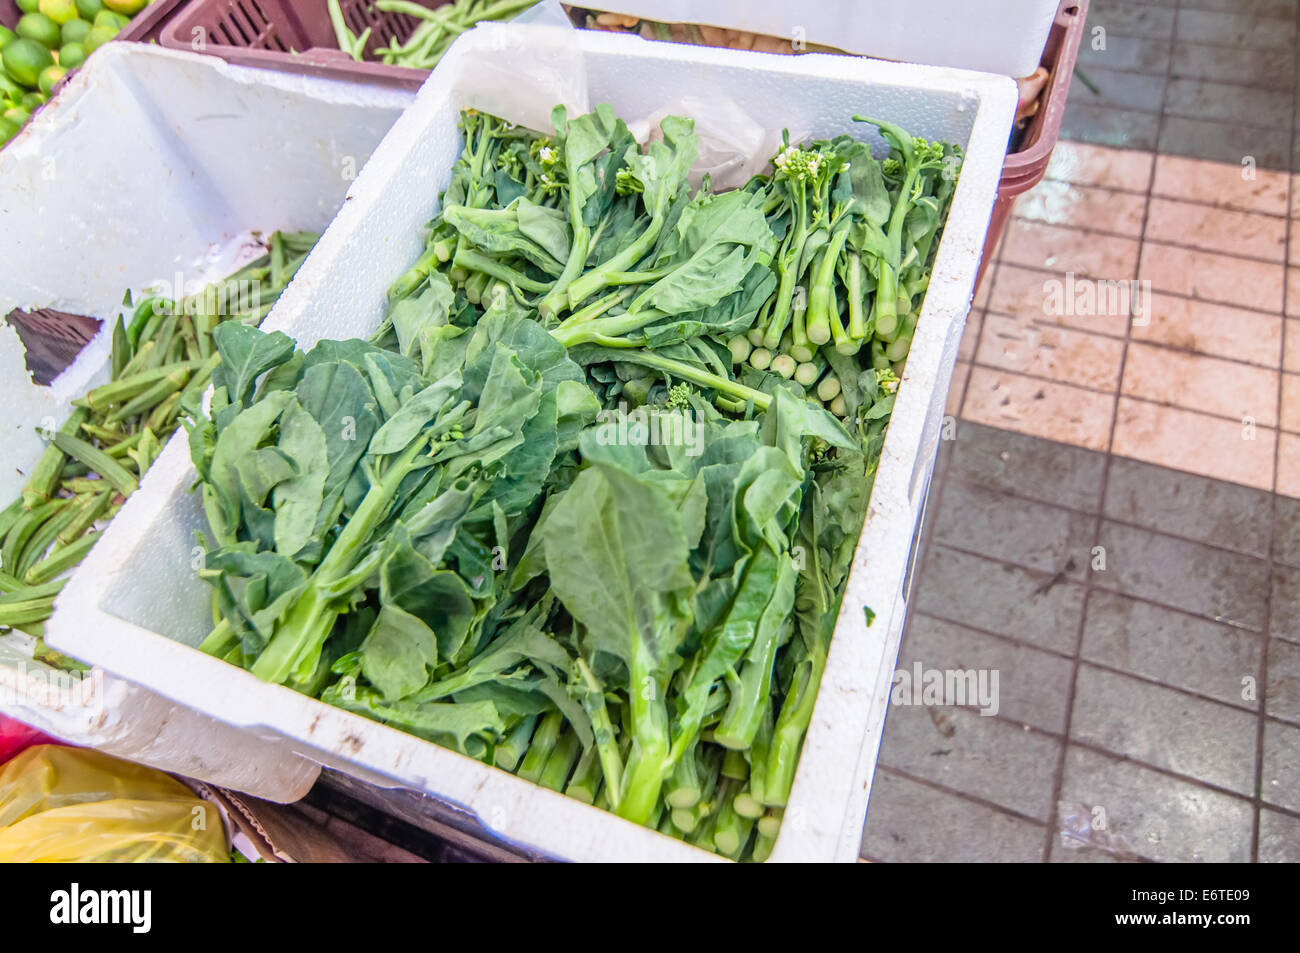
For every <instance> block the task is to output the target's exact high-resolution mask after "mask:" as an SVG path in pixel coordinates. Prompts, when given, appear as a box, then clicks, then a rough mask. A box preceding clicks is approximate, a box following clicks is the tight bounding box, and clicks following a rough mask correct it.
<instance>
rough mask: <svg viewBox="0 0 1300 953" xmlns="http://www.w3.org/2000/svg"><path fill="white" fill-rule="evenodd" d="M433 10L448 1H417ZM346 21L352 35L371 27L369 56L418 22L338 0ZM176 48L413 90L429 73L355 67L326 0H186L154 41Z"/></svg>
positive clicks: (366, 1) (363, 0) (360, 1)
mask: <svg viewBox="0 0 1300 953" xmlns="http://www.w3.org/2000/svg"><path fill="white" fill-rule="evenodd" d="M418 2H419V3H420V5H421V6H425V7H428V8H429V9H431V10H432V9H436V8H438V7H441V6H445V5H446V4H447V3H448V2H449V0H418ZM339 5H340V7H341V8H342V10H343V19H344V21H346V23H347V25H348V28H349V29H351V30H352V32H353V33H356V34H358V35H360V34H361V33H362V31H364V30H365V29H366V28H367V27H369V28H370V30H371V33H370V39H369V40H367V42H366V52H367V53H373V52H374V51H375V50H376V49H379V48H380V47H383V46H387V45H389V43H391V42H392V41H393V40H397V41H398V42H405V41H406V40H407V39H408V38H409V37H410V36H411V34H412V33H413V32H415V28H416V27H417V26H419V23H420V20H419V18H418V17H413V16H410V15H408V14H405V13H384V12H382V11H380V10H376V9H374V7H373V6H372V4H371V0H341V2H340V4H339ZM158 41H159V42H160V43H161V44H162V45H163V46H165V47H168V48H170V49H173V50H190V51H194V52H199V53H210V54H212V55H213V56H219V57H221V58H222V59H223V60H225V61H226V62H228V63H238V64H240V65H242V66H260V67H262V68H264V69H278V70H285V71H287V72H291V73H306V74H309V75H313V76H329V77H334V78H339V79H362V80H368V81H371V82H375V83H383V84H385V85H390V86H401V87H405V88H407V89H418V88H419V86H420V84H421V83H423V82H424V80H425V78H426V77H427V76H428V75H429V72H428V70H421V69H411V68H410V67H406V66H387V65H385V64H383V63H371V62H364V63H358V62H357V61H355V60H354V59H352V57H351V56H349V55H348V54H347V53H344V52H343V51H342V50H340V49H339V48H338V41H337V39H336V38H335V36H334V27H333V25H332V24H331V23H330V17H329V6H328V4H327V3H326V0H191V2H190V3H189V4H187V5H186V6H185V8H184V9H183V10H181V11H180V13H178V14H177V15H176V17H175V18H174V19H173V20H171V21H170V22H169V23H168V24H167V25H166V27H165V28H164V29H163V31H162V34H161V35H160V37H159V40H158Z"/></svg>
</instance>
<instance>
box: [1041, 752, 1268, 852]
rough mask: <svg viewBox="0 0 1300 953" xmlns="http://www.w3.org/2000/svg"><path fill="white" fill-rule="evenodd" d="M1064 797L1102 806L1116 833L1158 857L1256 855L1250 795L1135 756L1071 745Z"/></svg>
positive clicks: (1136, 847)
mask: <svg viewBox="0 0 1300 953" xmlns="http://www.w3.org/2000/svg"><path fill="white" fill-rule="evenodd" d="M1061 800H1063V801H1068V802H1081V803H1083V804H1086V805H1089V806H1093V807H1100V808H1102V809H1103V810H1104V811H1105V816H1106V822H1107V824H1108V826H1109V829H1110V831H1111V833H1112V834H1113V835H1118V836H1120V837H1123V838H1125V840H1127V841H1128V843H1129V844H1130V845H1131V847H1132V848H1133V850H1134V851H1135V852H1136V853H1138V854H1140V855H1141V856H1143V857H1149V858H1151V859H1152V860H1159V861H1182V862H1203V863H1242V862H1246V861H1249V860H1250V840H1251V831H1252V829H1253V827H1254V809H1253V808H1252V806H1251V804H1250V802H1249V801H1246V800H1243V799H1241V798H1237V797H1233V796H1232V795H1230V794H1222V793H1220V792H1218V791H1211V790H1210V789H1209V788H1205V787H1201V786H1200V785H1197V784H1191V783H1189V782H1187V781H1181V780H1179V779H1177V778H1171V777H1169V776H1168V775H1164V774H1161V773H1159V772H1158V771H1153V770H1152V769H1150V768H1145V767H1142V766H1141V765H1137V764H1134V763H1132V762H1129V761H1121V760H1119V759H1116V758H1110V757H1107V756H1106V755H1102V754H1098V753H1097V752H1094V751H1088V750H1085V749H1082V748H1076V747H1071V748H1070V750H1069V752H1068V753H1067V755H1066V762H1065V779H1064V782H1063V784H1062V787H1061Z"/></svg>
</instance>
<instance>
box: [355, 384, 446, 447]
mask: <svg viewBox="0 0 1300 953" xmlns="http://www.w3.org/2000/svg"><path fill="white" fill-rule="evenodd" d="M460 388H461V380H460V375H459V374H456V373H452V374H448V375H447V376H446V377H444V378H443V379H442V380H440V381H438V382H437V383H434V384H430V385H429V386H428V387H426V388H424V389H423V390H422V391H420V392H419V393H418V394H416V395H415V396H414V397H412V398H411V399H410V400H408V401H407V402H406V403H404V404H403V405H402V409H401V410H399V411H398V412H397V413H396V414H394V415H393V416H392V417H389V418H388V420H386V421H385V422H384V425H383V426H382V427H380V428H379V430H378V432H376V433H375V435H374V437H372V438H371V440H370V447H369V452H370V453H372V454H376V455H383V454H389V453H400V452H401V451H403V450H405V449H406V447H407V445H408V444H410V442H411V441H412V440H414V439H415V438H416V437H417V436H418V435H419V434H420V432H421V431H422V430H424V428H425V427H427V426H428V425H429V423H430V422H431V421H432V420H433V419H434V418H435V417H437V416H438V414H439V413H440V412H441V411H442V410H443V409H445V408H446V407H447V406H448V404H449V403H451V402H452V401H453V398H454V397H455V396H456V394H457V393H458V392H459V391H460Z"/></svg>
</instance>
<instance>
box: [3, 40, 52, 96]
mask: <svg viewBox="0 0 1300 953" xmlns="http://www.w3.org/2000/svg"><path fill="white" fill-rule="evenodd" d="M0 61H3V63H4V68H5V72H6V73H8V74H9V75H10V76H11V77H13V79H14V81H15V82H18V83H22V84H23V85H24V86H26V87H28V88H29V89H34V88H35V87H36V84H37V82H39V80H40V77H41V70H43V69H45V68H46V67H47V66H53V65H54V57H53V56H51V55H50V51H49V50H47V49H46V48H45V47H43V46H41V44H39V43H37V42H36V41H35V40H29V39H26V38H25V37H22V38H19V39H17V40H14V41H13V42H12V43H10V44H9V45H8V46H6V47H5V48H4V52H2V53H0Z"/></svg>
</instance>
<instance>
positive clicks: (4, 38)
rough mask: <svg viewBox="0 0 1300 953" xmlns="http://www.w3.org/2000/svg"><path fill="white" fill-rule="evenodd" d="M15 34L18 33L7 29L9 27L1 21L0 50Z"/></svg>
mask: <svg viewBox="0 0 1300 953" xmlns="http://www.w3.org/2000/svg"><path fill="white" fill-rule="evenodd" d="M17 35H18V34H16V33H14V31H13V30H11V29H9V27H7V26H5V25H4V24H3V23H0V50H3V49H4V48H5V47H6V46H8V45H9V41H10V40H12V39H13V38H14V37H16V36H17Z"/></svg>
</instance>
